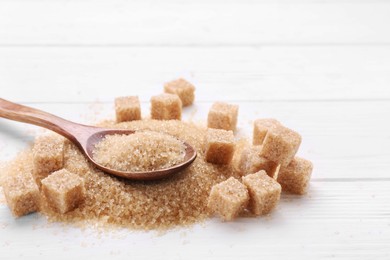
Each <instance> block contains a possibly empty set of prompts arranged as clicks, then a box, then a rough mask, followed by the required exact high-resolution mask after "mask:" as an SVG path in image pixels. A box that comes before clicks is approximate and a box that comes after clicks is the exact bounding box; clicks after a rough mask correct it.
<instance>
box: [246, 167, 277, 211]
mask: <svg viewBox="0 0 390 260" xmlns="http://www.w3.org/2000/svg"><path fill="white" fill-rule="evenodd" d="M242 183H243V184H245V186H246V187H247V188H248V191H249V197H250V200H249V206H248V207H249V209H250V210H251V212H252V213H253V214H255V215H256V216H259V215H264V214H268V213H269V212H270V211H271V210H273V209H274V208H275V207H276V205H277V204H278V202H279V199H280V193H281V190H282V188H281V187H280V184H279V183H277V182H276V181H275V180H274V179H272V178H271V177H269V176H268V175H267V173H266V172H265V171H259V172H257V173H253V174H249V175H246V176H244V177H242Z"/></svg>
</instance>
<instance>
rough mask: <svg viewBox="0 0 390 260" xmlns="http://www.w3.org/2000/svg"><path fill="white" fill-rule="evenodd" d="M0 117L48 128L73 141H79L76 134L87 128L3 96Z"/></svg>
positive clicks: (0, 102)
mask: <svg viewBox="0 0 390 260" xmlns="http://www.w3.org/2000/svg"><path fill="white" fill-rule="evenodd" d="M0 117H3V118H7V119H11V120H14V121H19V122H23V123H28V124H33V125H37V126H41V127H44V128H47V129H49V130H52V131H54V132H56V133H58V134H60V135H62V136H65V137H66V138H68V139H70V140H72V141H77V140H76V137H75V134H78V133H82V132H83V130H84V131H85V130H86V129H84V128H85V127H84V126H83V125H80V124H76V123H73V122H70V121H68V120H65V119H63V118H60V117H58V116H55V115H52V114H49V113H47V112H44V111H41V110H38V109H35V108H32V107H28V106H23V105H20V104H16V103H12V102H10V101H8V100H5V99H2V98H0Z"/></svg>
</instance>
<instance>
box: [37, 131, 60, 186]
mask: <svg viewBox="0 0 390 260" xmlns="http://www.w3.org/2000/svg"><path fill="white" fill-rule="evenodd" d="M64 141H65V140H64V138H63V137H62V136H59V135H56V134H47V135H42V136H39V137H37V138H36V139H35V142H34V147H33V171H32V174H33V177H34V179H35V181H36V182H37V184H38V186H40V184H41V180H42V179H44V178H46V177H47V176H48V175H49V174H50V173H52V172H54V171H57V170H59V169H61V168H62V167H63V163H64Z"/></svg>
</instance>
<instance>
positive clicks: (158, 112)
mask: <svg viewBox="0 0 390 260" xmlns="http://www.w3.org/2000/svg"><path fill="white" fill-rule="evenodd" d="M150 102H151V116H152V119H157V120H180V119H181V112H182V102H181V100H180V98H179V97H178V96H177V95H173V94H166V93H164V94H160V95H157V96H153V97H152V98H151V99H150Z"/></svg>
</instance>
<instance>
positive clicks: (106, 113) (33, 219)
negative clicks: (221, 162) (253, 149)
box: [0, 0, 390, 259]
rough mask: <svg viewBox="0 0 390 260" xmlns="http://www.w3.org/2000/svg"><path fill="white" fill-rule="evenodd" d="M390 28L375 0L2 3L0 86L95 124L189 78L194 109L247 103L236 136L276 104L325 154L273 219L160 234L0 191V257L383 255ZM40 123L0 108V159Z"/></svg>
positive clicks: (387, 227) (384, 5) (309, 148)
mask: <svg viewBox="0 0 390 260" xmlns="http://www.w3.org/2000/svg"><path fill="white" fill-rule="evenodd" d="M389 25H390V3H389V2H388V1H379V0H377V1H363V0H360V1H349V0H343V1H335V0H334V1H332V0H329V1H320V0H312V1H309V0H300V1H299V0H294V1H287V0H282V1H277V2H276V1H271V0H269V1H254V0H243V1H238V0H237V1H234V0H228V1H222V0H207V1H206V0H199V1H195V2H193V3H185V2H184V1H179V0H168V1H164V3H163V2H162V1H157V0H145V1H90V0H82V1H65V0H57V1H45V0H32V1H23V0H13V1H7V0H5V1H0V97H2V98H6V99H10V100H12V101H15V102H20V103H23V104H26V105H30V106H34V107H37V108H40V109H43V110H46V111H49V112H51V113H54V114H57V115H59V116H63V117H65V118H67V119H71V120H75V121H77V122H82V123H93V122H97V121H98V120H99V119H102V118H107V117H108V118H110V117H111V118H113V115H114V111H113V98H114V97H116V96H121V95H133V94H138V95H139V96H140V98H141V101H142V108H143V114H144V115H146V114H148V113H149V98H150V96H151V95H154V94H156V93H159V92H161V91H162V84H163V83H164V82H165V81H167V80H171V79H173V78H176V77H178V76H184V77H186V78H188V79H189V80H190V81H192V82H194V84H195V85H196V87H197V91H196V104H195V105H194V106H192V107H190V108H188V109H186V110H185V115H184V118H185V120H189V119H191V120H203V121H204V120H205V119H206V117H207V111H208V108H209V107H210V106H211V104H212V102H213V101H215V100H225V101H228V102H232V103H236V104H239V105H240V113H239V131H238V135H239V136H243V135H250V133H251V123H252V121H253V120H254V119H256V118H260V117H275V118H277V119H279V120H280V121H282V122H283V123H285V124H286V125H287V126H290V127H291V128H293V129H296V130H297V131H298V132H300V133H301V134H302V136H303V143H302V147H301V149H300V151H299V154H300V155H301V156H303V157H306V158H308V159H310V160H312V161H313V163H314V166H315V169H314V172H313V178H312V182H311V187H310V191H309V193H308V195H307V196H303V197H298V196H292V195H283V197H282V201H281V204H280V205H279V207H278V209H277V210H276V211H275V212H274V213H273V214H272V215H271V216H269V217H263V218H258V219H239V220H238V221H236V222H233V223H222V222H221V221H219V220H218V219H212V220H210V221H208V222H206V223H202V224H200V225H196V226H194V227H191V228H179V229H177V230H173V231H169V232H167V233H164V234H158V233H155V232H148V233H144V232H131V231H128V230H119V231H116V232H103V233H97V232H96V231H94V230H93V229H88V228H87V229H82V230H81V229H77V228H72V227H69V226H63V225H61V224H48V223H47V222H46V220H45V219H44V218H43V217H41V216H39V215H37V214H35V215H34V214H33V215H30V216H27V217H23V218H20V219H17V220H14V219H13V218H12V216H11V215H10V213H9V210H8V208H7V207H6V205H4V203H0V258H1V259H20V256H24V257H27V256H28V257H30V258H31V257H33V259H35V258H38V257H41V258H42V257H43V258H44V259H48V258H51V257H56V259H59V258H64V259H66V258H67V259H69V258H70V257H72V256H84V257H94V258H95V259H96V258H97V259H105V258H107V257H112V258H126V259H129V258H135V259H140V258H145V259H150V258H151V257H153V258H170V259H199V258H200V257H201V258H202V259H203V258H205V259H237V257H239V259H246V258H248V259H254V258H256V259H257V258H260V257H264V258H267V259H327V258H337V259H389V258H390V246H389V245H390V171H389V168H390V149H389V147H390V123H389V119H388V118H390V30H389ZM40 131H41V130H40V129H39V128H37V127H33V126H26V125H24V124H20V123H17V122H11V121H6V120H3V119H0V160H8V159H10V158H12V157H14V156H15V155H16V153H17V152H18V151H20V150H22V149H23V148H24V147H26V146H27V143H29V142H30V141H31V140H32V139H33V137H34V135H35V134H37V133H39V132H40ZM0 198H1V199H0V201H3V199H2V197H1V196H0ZM244 257H246V258H244Z"/></svg>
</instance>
